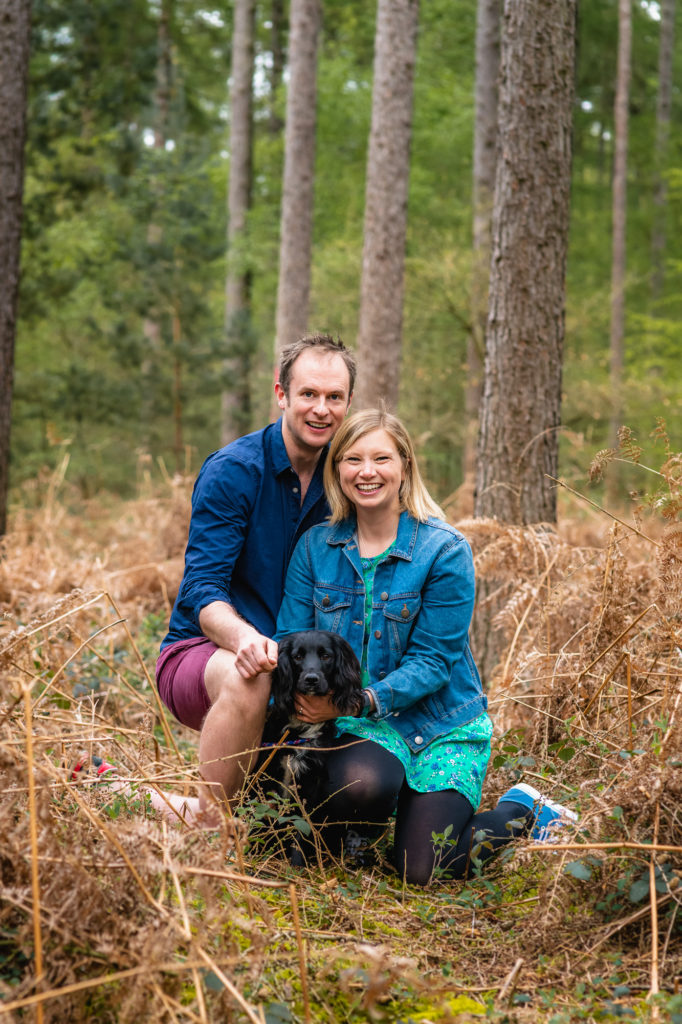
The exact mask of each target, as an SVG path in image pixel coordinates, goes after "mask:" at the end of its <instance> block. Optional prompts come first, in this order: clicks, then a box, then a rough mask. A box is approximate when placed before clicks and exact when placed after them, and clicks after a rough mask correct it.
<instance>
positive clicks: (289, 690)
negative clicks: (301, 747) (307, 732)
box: [272, 637, 296, 715]
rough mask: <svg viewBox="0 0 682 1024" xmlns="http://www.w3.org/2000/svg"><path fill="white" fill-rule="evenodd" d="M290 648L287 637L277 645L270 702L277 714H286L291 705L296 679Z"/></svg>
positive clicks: (290, 644) (289, 641)
mask: <svg viewBox="0 0 682 1024" xmlns="http://www.w3.org/2000/svg"><path fill="white" fill-rule="evenodd" d="M291 648H292V643H291V640H290V639H289V637H285V638H284V639H283V640H281V641H280V643H279V644H278V645H277V667H276V668H275V670H274V672H273V673H272V702H273V707H274V709H275V711H276V712H277V713H278V714H280V713H281V714H287V715H288V714H289V712H290V711H291V708H292V706H293V695H294V689H295V687H296V680H295V675H294V663H293V661H292V658H291Z"/></svg>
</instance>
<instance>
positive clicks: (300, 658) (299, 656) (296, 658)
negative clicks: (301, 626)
mask: <svg viewBox="0 0 682 1024" xmlns="http://www.w3.org/2000/svg"><path fill="white" fill-rule="evenodd" d="M292 657H293V659H294V661H296V662H299V661H303V654H302V653H301V651H296V653H295V654H294V655H292Z"/></svg>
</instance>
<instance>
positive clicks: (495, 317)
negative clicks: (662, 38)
mask: <svg viewBox="0 0 682 1024" xmlns="http://www.w3.org/2000/svg"><path fill="white" fill-rule="evenodd" d="M575 19H576V0H524V2H519V0H505V6H504V20H503V31H502V50H501V81H500V97H499V150H498V152H499V156H498V163H497V172H496V178H495V204H494V210H493V228H492V233H493V243H492V244H493V253H492V262H491V275H490V310H489V316H488V329H487V335H486V359H485V375H484V390H483V400H482V408H481V432H480V439H479V448H478V471H477V494H476V506H475V514H476V515H477V516H494V517H497V518H498V519H501V520H503V521H506V522H513V523H532V522H539V521H549V522H553V521H555V520H556V494H555V489H554V488H555V485H554V484H553V483H552V481H551V480H550V479H548V475H551V476H554V477H555V476H556V474H557V454H558V437H557V433H558V428H559V417H560V405H561V360H562V349H563V339H564V301H565V276H566V249H567V243H568V218H569V191H570V176H571V114H572V104H573V94H574V77H575V76H574V57H575Z"/></svg>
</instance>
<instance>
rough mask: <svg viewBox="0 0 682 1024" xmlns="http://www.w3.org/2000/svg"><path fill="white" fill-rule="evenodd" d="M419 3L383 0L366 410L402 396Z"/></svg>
mask: <svg viewBox="0 0 682 1024" xmlns="http://www.w3.org/2000/svg"><path fill="white" fill-rule="evenodd" d="M418 15H419V3H418V0H379V4H378V8H377V22H376V35H375V44H374V86H373V90H372V126H371V131H370V139H369V152H368V156H367V183H366V186H365V224H364V247H363V254H362V283H361V288H360V317H359V329H358V364H359V365H358V386H357V389H356V398H355V404H356V406H357V407H358V408H362V407H363V406H369V405H376V404H377V403H378V402H380V401H381V400H384V401H385V402H386V403H387V405H388V406H389V407H395V406H396V404H397V401H398V386H399V381H400V349H401V341H402V321H403V271H404V264H405V235H406V229H407V191H408V183H409V170H410V140H411V135H412V97H413V80H414V64H415V57H416V46H417V21H418Z"/></svg>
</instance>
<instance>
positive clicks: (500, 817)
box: [314, 733, 531, 885]
mask: <svg viewBox="0 0 682 1024" xmlns="http://www.w3.org/2000/svg"><path fill="white" fill-rule="evenodd" d="M337 743H338V746H337V747H336V748H335V749H334V750H333V751H331V752H330V753H329V754H328V755H327V771H328V777H329V783H328V789H327V792H328V793H329V794H330V796H329V797H328V799H327V800H326V801H325V802H324V803H323V804H322V805H321V806H320V807H319V808H318V810H317V811H316V813H315V815H314V817H315V819H316V821H317V824H318V825H319V826H320V828H321V829H322V833H323V837H324V840H325V842H326V843H327V845H328V846H329V848H330V849H331V850H332V851H333V852H337V851H338V850H339V849H340V847H341V842H342V839H343V835H344V834H345V832H346V830H347V828H348V825H349V824H350V825H351V826H353V827H355V826H357V829H358V831H359V832H362V833H364V834H365V835H367V836H370V837H374V838H376V837H378V836H379V835H380V834H381V832H382V831H383V829H384V828H385V827H386V823H387V821H388V819H389V817H390V816H391V814H392V813H393V811H394V810H396V812H397V813H396V825H395V845H394V853H393V863H394V866H395V868H396V870H397V871H398V872H399V873H400V874H401V875H402V876H403V877H404V878H405V880H406V881H407V882H409V883H411V884H413V885H426V883H427V882H428V881H429V879H430V878H431V876H432V874H433V871H434V868H438V869H439V870H442V871H444V872H445V873H446V874H447V876H448V877H449V878H466V877H467V876H468V875H469V874H470V872H471V869H472V868H473V867H474V863H481V862H483V861H486V860H487V859H488V858H489V857H490V856H492V854H493V853H494V852H495V851H496V850H497V849H499V848H500V847H501V846H504V845H505V843H508V842H509V840H510V839H513V838H514V837H516V836H520V835H523V833H524V831H525V830H526V829H527V827H528V825H529V823H530V815H531V812H529V810H528V808H527V807H524V806H523V805H521V804H516V803H512V802H506V801H505V802H504V803H503V804H501V805H498V807H497V808H495V810H493V811H483V812H481V813H479V814H474V811H473V808H472V806H471V804H470V803H469V801H468V800H467V798H466V797H464V796H462V794H461V793H458V792H457V791H456V790H454V789H446V790H442V791H441V792H438V793H417V792H416V791H415V790H413V789H410V787H409V786H408V785H407V782H406V781H405V769H404V768H403V766H402V764H401V763H400V761H399V760H398V758H397V757H394V755H393V754H390V753H389V752H388V751H387V750H385V749H384V748H383V747H381V746H380V745H379V744H378V743H372V742H371V740H358V739H357V738H356V737H355V736H352V735H350V734H349V733H344V735H343V736H341V737H339V739H338V741H337ZM449 826H452V827H451V828H450V831H449V833H448V836H447V838H446V839H445V840H444V841H442V842H440V843H438V842H436V844H435V846H434V842H433V839H432V833H434V832H435V833H436V834H437V835H444V834H445V832H446V830H447V829H448V827H449ZM479 832H484V833H485V836H484V837H481V836H477V835H476V834H477V833H479ZM475 836H476V838H475V839H474V837H475ZM481 841H483V842H484V843H485V845H480V844H481Z"/></svg>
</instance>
